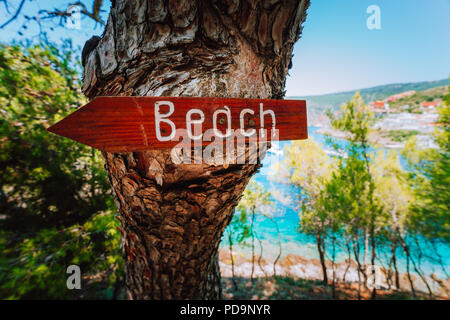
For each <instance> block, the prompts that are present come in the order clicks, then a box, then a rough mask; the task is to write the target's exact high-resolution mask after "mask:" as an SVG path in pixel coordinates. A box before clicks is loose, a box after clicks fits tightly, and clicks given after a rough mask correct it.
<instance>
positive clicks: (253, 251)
mask: <svg viewBox="0 0 450 320" xmlns="http://www.w3.org/2000/svg"><path fill="white" fill-rule="evenodd" d="M254 224H255V208H252V218H251V224H250V230H251V237H252V272H251V274H250V279H251V281H252V283H254V282H255V279H254V278H253V275H254V273H255V231H254V229H253V227H254Z"/></svg>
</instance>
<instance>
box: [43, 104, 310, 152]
mask: <svg viewBox="0 0 450 320" xmlns="http://www.w3.org/2000/svg"><path fill="white" fill-rule="evenodd" d="M260 129H266V130H267V132H268V134H269V136H270V134H271V132H272V131H274V130H273V129H278V139H279V140H298V139H306V138H307V137H308V133H307V121H306V102H305V101H304V100H268V99H231V98H187V97H97V98H95V99H94V100H92V101H91V102H89V103H88V104H87V105H85V106H83V107H81V108H80V109H78V110H77V111H75V112H74V113H72V114H71V115H69V116H67V117H66V118H64V119H63V120H61V121H60V122H58V123H56V124H55V125H53V126H51V127H50V128H48V131H50V132H53V133H55V134H58V135H61V136H64V137H67V138H70V139H73V140H75V141H78V142H81V143H83V144H86V145H89V146H92V147H94V148H97V149H100V150H104V151H109V152H130V151H143V150H149V149H166V148H172V147H174V146H176V145H177V144H179V142H180V141H181V140H182V138H181V137H180V132H182V133H183V134H184V136H186V135H187V136H188V137H189V138H190V139H192V140H194V141H196V140H198V139H200V140H201V141H202V142H201V143H202V144H203V145H207V144H209V143H211V138H210V136H211V135H210V136H209V137H208V135H207V132H213V133H214V134H213V136H216V137H219V138H224V139H225V138H226V137H227V136H228V134H229V133H230V132H234V131H236V132H239V133H241V134H242V135H243V136H244V137H246V138H248V137H251V136H252V135H257V134H258V133H259V132H260ZM213 140H214V139H213Z"/></svg>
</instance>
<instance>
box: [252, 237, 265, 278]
mask: <svg viewBox="0 0 450 320" xmlns="http://www.w3.org/2000/svg"><path fill="white" fill-rule="evenodd" d="M255 237H256V240H258V243H259V250H260V252H259V258H258V266H259V268H260V269H261V271H262V272H263V273H264V277H266V278H267V274H266V270H265V269H264V268H263V266H262V258H263V245H262V241H261V239H260V238H259V237H258V234H257V233H256V232H255Z"/></svg>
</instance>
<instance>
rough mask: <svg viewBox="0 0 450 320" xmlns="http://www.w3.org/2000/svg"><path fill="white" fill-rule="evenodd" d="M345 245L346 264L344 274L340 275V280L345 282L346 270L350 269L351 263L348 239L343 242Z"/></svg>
mask: <svg viewBox="0 0 450 320" xmlns="http://www.w3.org/2000/svg"><path fill="white" fill-rule="evenodd" d="M345 247H346V248H347V258H348V262H347V266H346V267H345V272H344V276H343V277H342V281H343V282H345V278H346V277H347V273H348V270H349V269H350V265H351V263H352V254H351V248H350V239H347V240H346V242H345Z"/></svg>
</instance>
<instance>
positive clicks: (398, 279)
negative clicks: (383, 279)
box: [391, 242, 400, 290]
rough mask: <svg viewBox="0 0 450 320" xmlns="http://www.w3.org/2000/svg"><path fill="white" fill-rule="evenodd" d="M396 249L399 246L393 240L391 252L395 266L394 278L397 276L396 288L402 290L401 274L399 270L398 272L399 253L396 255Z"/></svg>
mask: <svg viewBox="0 0 450 320" xmlns="http://www.w3.org/2000/svg"><path fill="white" fill-rule="evenodd" d="M396 251H397V247H396V245H395V243H394V242H393V243H392V244H391V252H392V264H393V266H394V272H395V274H394V278H395V289H396V290H400V276H399V272H398V267H397V255H396Z"/></svg>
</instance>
